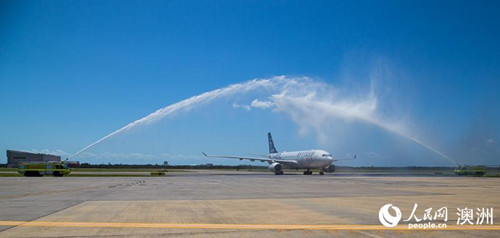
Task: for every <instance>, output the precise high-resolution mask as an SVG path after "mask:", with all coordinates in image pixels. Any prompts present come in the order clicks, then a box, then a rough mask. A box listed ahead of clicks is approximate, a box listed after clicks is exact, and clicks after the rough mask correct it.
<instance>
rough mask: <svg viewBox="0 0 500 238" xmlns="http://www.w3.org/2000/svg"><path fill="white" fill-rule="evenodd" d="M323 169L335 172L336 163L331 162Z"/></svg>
mask: <svg viewBox="0 0 500 238" xmlns="http://www.w3.org/2000/svg"><path fill="white" fill-rule="evenodd" d="M323 171H325V172H327V173H333V172H335V165H333V164H331V165H330V166H328V167H324V168H323Z"/></svg>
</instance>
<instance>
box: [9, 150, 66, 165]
mask: <svg viewBox="0 0 500 238" xmlns="http://www.w3.org/2000/svg"><path fill="white" fill-rule="evenodd" d="M34 161H36V162H45V161H61V156H57V155H48V154H38V153H29V152H24V151H15V150H7V166H8V167H17V165H18V164H19V163H21V162H24V163H26V162H34Z"/></svg>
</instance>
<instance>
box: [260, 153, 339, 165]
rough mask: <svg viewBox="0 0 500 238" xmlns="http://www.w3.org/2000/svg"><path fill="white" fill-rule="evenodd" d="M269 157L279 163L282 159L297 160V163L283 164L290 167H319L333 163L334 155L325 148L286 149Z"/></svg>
mask: <svg viewBox="0 0 500 238" xmlns="http://www.w3.org/2000/svg"><path fill="white" fill-rule="evenodd" d="M269 158H270V159H272V160H274V161H275V162H278V163H279V161H280V160H295V161H297V164H283V165H284V167H285V168H288V169H318V168H324V167H328V166H329V165H331V164H332V163H333V157H332V155H331V154H330V153H328V152H326V151H324V150H302V151H290V152H286V151H284V152H280V153H273V154H270V155H269Z"/></svg>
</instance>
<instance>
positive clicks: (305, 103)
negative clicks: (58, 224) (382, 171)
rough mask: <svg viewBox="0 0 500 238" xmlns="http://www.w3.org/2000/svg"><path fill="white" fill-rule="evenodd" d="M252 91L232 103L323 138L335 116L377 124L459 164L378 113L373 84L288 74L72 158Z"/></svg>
mask: <svg viewBox="0 0 500 238" xmlns="http://www.w3.org/2000/svg"><path fill="white" fill-rule="evenodd" d="M250 92H259V93H264V94H265V95H268V96H267V98H265V99H262V98H255V99H253V100H252V101H251V102H249V103H248V104H244V105H242V104H239V103H237V102H233V104H232V105H233V107H235V108H243V109H245V110H252V109H254V108H255V109H256V108H258V109H261V110H272V111H273V112H275V113H285V114H288V115H290V116H291V118H292V120H293V121H294V122H295V123H297V124H298V125H299V126H300V127H301V128H302V129H304V128H309V127H312V128H314V129H315V131H316V132H317V135H318V137H319V139H320V140H325V139H328V135H327V134H326V133H325V132H324V128H325V127H326V126H327V125H328V124H329V123H330V121H331V119H332V117H334V118H339V119H344V120H355V121H359V122H363V123H367V124H370V125H375V126H377V127H379V128H382V129H384V130H386V131H389V132H391V133H395V134H397V135H400V136H402V137H404V138H407V139H409V140H411V141H413V142H415V143H417V144H419V145H421V146H423V147H425V148H427V149H429V150H431V151H433V152H435V153H436V154H438V155H440V156H441V157H443V158H446V159H447V160H449V161H451V162H452V163H454V164H457V163H456V162H455V161H454V160H453V159H451V158H450V157H449V156H447V155H446V154H444V153H442V152H440V151H439V150H437V149H435V148H434V147H432V146H430V145H428V144H427V143H424V142H422V141H421V140H418V139H416V138H415V137H413V136H411V135H410V134H411V133H409V132H408V130H407V129H406V127H405V125H404V124H403V123H402V122H397V121H396V122H395V121H390V120H386V119H384V118H383V116H381V115H380V113H378V112H377V108H378V101H377V97H376V95H375V92H374V90H373V87H371V89H370V91H369V92H368V93H364V94H363V93H362V94H359V95H358V96H357V97H355V96H353V95H354V94H351V95H341V93H340V92H339V90H337V89H336V88H335V87H333V86H332V85H330V84H327V83H324V82H321V81H317V80H312V79H310V78H307V77H285V76H278V77H273V78H269V79H254V80H250V81H247V82H243V83H239V84H233V85H230V86H227V87H224V88H220V89H216V90H213V91H209V92H205V93H202V94H200V95H197V96H193V97H191V98H188V99H185V100H183V101H180V102H177V103H174V104H172V105H169V106H166V107H164V108H161V109H159V110H157V111H155V112H153V113H151V114H149V115H147V116H145V117H143V118H141V119H139V120H136V121H134V122H132V123H130V124H128V125H126V126H124V127H122V128H120V129H118V130H116V131H114V132H112V133H110V134H108V135H106V136H104V137H102V138H101V139H99V140H97V141H95V142H93V143H91V144H90V145H88V146H86V147H84V148H83V149H81V150H80V151H78V152H76V153H75V154H73V155H71V156H70V157H69V158H72V157H75V156H77V155H78V154H80V153H82V152H83V151H86V150H88V149H89V148H92V147H93V146H95V145H97V144H99V143H100V142H102V141H105V140H107V139H109V138H111V137H113V136H115V135H117V134H119V133H122V132H125V131H127V130H129V129H131V128H134V127H137V126H139V125H144V124H149V123H151V122H154V121H157V120H159V119H161V118H164V117H166V116H169V115H172V114H174V113H177V112H182V111H183V112H188V111H189V110H191V109H193V108H196V107H199V106H202V105H206V104H209V103H211V102H213V101H214V100H216V99H220V98H224V97H226V98H227V97H230V98H231V99H237V98H238V96H239V95H243V94H246V93H250Z"/></svg>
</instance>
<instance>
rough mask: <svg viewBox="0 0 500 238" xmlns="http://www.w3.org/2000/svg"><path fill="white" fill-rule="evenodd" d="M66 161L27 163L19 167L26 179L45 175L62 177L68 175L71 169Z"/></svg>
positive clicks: (20, 172)
mask: <svg viewBox="0 0 500 238" xmlns="http://www.w3.org/2000/svg"><path fill="white" fill-rule="evenodd" d="M65 162H66V161H62V162H61V161H47V162H26V163H20V164H19V165H18V172H19V174H21V175H23V176H26V177H41V176H43V175H53V176H54V177H62V176H65V175H68V174H69V173H70V172H71V169H70V168H69V167H68V164H67V163H65Z"/></svg>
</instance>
